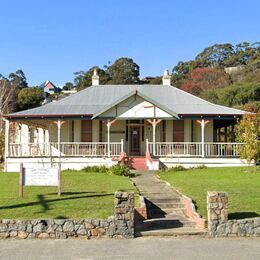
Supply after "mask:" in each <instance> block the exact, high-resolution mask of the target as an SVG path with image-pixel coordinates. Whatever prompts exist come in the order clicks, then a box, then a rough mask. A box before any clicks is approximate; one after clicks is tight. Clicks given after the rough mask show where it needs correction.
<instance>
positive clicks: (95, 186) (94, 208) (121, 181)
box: [0, 171, 137, 219]
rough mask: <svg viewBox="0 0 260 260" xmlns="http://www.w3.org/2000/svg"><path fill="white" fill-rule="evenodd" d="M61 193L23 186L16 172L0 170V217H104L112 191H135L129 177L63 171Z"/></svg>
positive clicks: (111, 202) (110, 207) (111, 205)
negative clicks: (20, 196)
mask: <svg viewBox="0 0 260 260" xmlns="http://www.w3.org/2000/svg"><path fill="white" fill-rule="evenodd" d="M61 183H62V185H61V190H62V195H61V196H60V197H59V196H58V195H57V189H56V188H55V187H24V197H23V198H19V196H18V189H19V174H18V173H3V172H1V173H0V219H4V218H6V219H32V218H74V219H79V218H107V217H108V216H111V215H113V214H114V192H115V191H134V192H135V193H136V192H137V191H136V189H135V187H134V186H133V184H132V183H131V181H130V180H129V178H127V177H123V176H115V175H108V174H105V173H86V172H80V171H79V172H77V171H64V172H62V177H61Z"/></svg>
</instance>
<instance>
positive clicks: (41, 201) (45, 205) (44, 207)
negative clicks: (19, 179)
mask: <svg viewBox="0 0 260 260" xmlns="http://www.w3.org/2000/svg"><path fill="white" fill-rule="evenodd" d="M37 198H38V202H39V203H38V204H40V205H41V207H42V210H41V211H40V212H39V213H45V212H46V211H48V210H49V209H50V207H49V205H48V203H47V202H46V200H45V198H44V195H42V194H40V195H37Z"/></svg>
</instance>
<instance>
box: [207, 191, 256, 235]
mask: <svg viewBox="0 0 260 260" xmlns="http://www.w3.org/2000/svg"><path fill="white" fill-rule="evenodd" d="M207 208H208V229H209V233H210V235H211V236H212V237H227V236H260V217H259V218H247V219H231V220H228V195H227V193H226V192H216V191H215V192H208V195H207Z"/></svg>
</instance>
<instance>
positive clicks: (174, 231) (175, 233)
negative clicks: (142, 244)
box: [135, 227, 208, 237]
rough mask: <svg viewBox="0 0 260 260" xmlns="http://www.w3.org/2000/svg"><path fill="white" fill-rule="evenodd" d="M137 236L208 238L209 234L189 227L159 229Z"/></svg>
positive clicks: (143, 232) (139, 233) (141, 232)
mask: <svg viewBox="0 0 260 260" xmlns="http://www.w3.org/2000/svg"><path fill="white" fill-rule="evenodd" d="M135 235H136V236H142V237H147V236H163V237H169V236H171V237H180V236H201V237H206V236H207V235H208V232H207V231H206V230H205V229H195V228H189V227H181V228H169V229H157V230H149V231H137V232H136V234H135Z"/></svg>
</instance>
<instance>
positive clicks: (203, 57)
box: [195, 43, 234, 67]
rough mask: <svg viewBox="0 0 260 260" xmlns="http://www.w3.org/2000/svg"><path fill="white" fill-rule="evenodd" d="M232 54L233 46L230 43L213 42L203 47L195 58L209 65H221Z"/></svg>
mask: <svg viewBox="0 0 260 260" xmlns="http://www.w3.org/2000/svg"><path fill="white" fill-rule="evenodd" d="M233 55H234V48H233V45H232V44H230V43H224V44H214V45H212V46H209V47H207V48H205V49H204V50H203V51H202V52H201V53H199V54H198V55H197V56H196V58H195V60H197V61H203V62H206V63H208V65H209V66H221V67H223V66H224V65H227V64H225V60H227V59H228V58H229V57H230V56H233Z"/></svg>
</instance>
